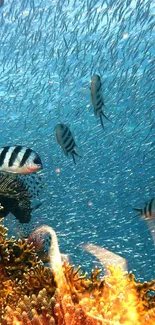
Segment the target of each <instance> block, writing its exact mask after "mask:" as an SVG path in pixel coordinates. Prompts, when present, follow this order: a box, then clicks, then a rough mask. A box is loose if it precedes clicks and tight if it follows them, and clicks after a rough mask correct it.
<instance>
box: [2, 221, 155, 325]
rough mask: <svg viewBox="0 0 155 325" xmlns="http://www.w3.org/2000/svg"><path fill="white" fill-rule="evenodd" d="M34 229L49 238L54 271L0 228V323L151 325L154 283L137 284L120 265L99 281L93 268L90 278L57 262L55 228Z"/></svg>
mask: <svg viewBox="0 0 155 325" xmlns="http://www.w3.org/2000/svg"><path fill="white" fill-rule="evenodd" d="M37 231H41V232H43V231H46V232H47V231H50V233H51V235H52V236H53V240H52V246H51V249H50V263H51V268H52V269H51V268H49V267H45V266H44V265H43V263H42V262H41V261H39V259H38V258H37V256H36V254H35V252H34V249H33V247H32V245H31V244H28V242H27V241H20V240H19V241H15V240H13V239H9V240H8V239H7V237H6V235H7V230H6V228H4V227H3V226H0V254H1V255H0V256H1V259H0V310H1V314H0V324H1V325H144V324H146V323H147V325H154V324H155V299H154V295H153V294H152V291H154V290H155V281H151V282H148V283H146V282H145V283H136V281H135V277H134V276H133V274H132V273H128V272H127V271H125V272H124V266H123V269H122V267H121V266H122V265H125V264H124V262H123V264H122V263H121V264H120V265H119V267H117V266H116V265H115V266H112V265H110V266H109V267H108V274H107V275H106V276H105V277H104V278H102V279H99V278H98V275H99V274H100V272H101V271H100V270H99V269H97V268H95V269H94V270H93V271H92V273H91V276H90V277H89V278H88V277H87V276H86V274H83V273H81V271H80V267H79V268H78V269H76V270H75V269H74V267H73V266H72V265H69V264H67V263H66V262H65V263H62V262H61V255H60V252H59V248H58V242H57V238H56V234H55V232H54V230H52V231H51V229H49V228H48V227H47V226H46V227H45V226H44V227H42V228H41V229H39V230H37ZM2 246H3V247H2ZM91 248H92V247H91ZM95 249H96V248H95ZM99 251H100V256H101V255H102V249H99ZM103 251H104V250H103ZM109 256H110V255H109ZM6 258H8V265H7V263H6ZM119 261H120V259H119ZM22 265H24V267H22ZM17 266H18V267H19V270H20V272H16V277H15V275H14V270H16V271H17Z"/></svg>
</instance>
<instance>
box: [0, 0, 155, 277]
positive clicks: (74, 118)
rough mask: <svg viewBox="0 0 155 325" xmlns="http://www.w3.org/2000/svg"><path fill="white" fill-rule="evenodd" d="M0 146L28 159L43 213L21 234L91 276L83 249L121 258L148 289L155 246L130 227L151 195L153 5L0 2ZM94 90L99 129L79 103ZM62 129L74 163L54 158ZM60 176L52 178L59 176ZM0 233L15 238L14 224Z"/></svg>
mask: <svg viewBox="0 0 155 325" xmlns="http://www.w3.org/2000/svg"><path fill="white" fill-rule="evenodd" d="M0 39H1V43H0V60H1V64H0V103H1V106H0V118H1V126H0V139H1V146H6V145H14V144H21V145H25V146H27V147H30V148H32V149H34V150H36V151H37V152H38V153H39V155H40V157H41V159H42V161H43V165H44V169H43V171H42V172H41V175H42V178H43V184H44V186H43V190H42V195H41V202H42V206H41V207H40V208H39V209H38V210H36V211H35V212H34V213H33V214H32V219H31V222H30V224H29V230H31V228H32V229H33V227H34V226H38V225H41V224H47V225H49V226H52V227H53V228H54V229H55V231H56V232H57V234H58V238H59V244H60V250H61V252H62V253H67V254H68V255H69V256H70V260H71V262H72V263H74V264H75V265H79V264H81V265H82V266H83V269H84V270H85V271H88V272H89V271H90V270H91V268H93V267H94V266H95V265H96V264H97V263H98V262H97V260H96V259H95V258H94V257H93V256H91V255H89V254H88V253H86V252H85V251H84V249H83V247H82V246H83V245H84V244H86V243H94V244H96V245H99V246H102V247H104V248H106V249H108V250H110V251H112V252H114V253H116V254H119V255H120V256H122V257H124V258H126V260H127V262H128V269H129V270H132V271H133V272H134V274H135V275H136V278H137V279H138V280H150V279H153V278H155V270H154V263H155V247H154V243H153V240H152V237H151V233H150V231H149V228H148V225H147V223H146V221H145V220H142V219H141V218H140V217H136V218H134V215H135V212H134V211H133V208H134V207H140V208H141V207H143V206H144V204H145V202H147V201H149V200H151V199H152V198H153V197H154V195H155V177H154V174H155V158H154V145H155V47H154V44H155V4H154V2H153V1H151V0H149V1H146V0H143V1H141V0H136V1H134V0H126V1H124V0H122V1H120V0H118V1H117V0H106V1H100V0H86V1H85V0H73V1H72V0H66V1H65V0H63V1H62V0H55V1H54V0H51V1H50V0H23V1H22V0H17V1H13V0H4V5H3V6H2V7H1V8H0ZM96 73H97V74H99V75H100V76H101V79H102V89H103V96H104V101H105V114H106V115H107V116H108V117H109V118H110V119H111V121H112V123H111V122H109V121H107V120H106V119H104V125H105V128H104V129H102V127H101V125H100V121H99V119H96V118H95V116H94V112H93V106H92V102H91V96H90V80H91V77H92V75H93V74H96ZM58 123H65V124H67V125H68V126H69V127H70V129H71V131H72V133H73V135H74V138H75V141H76V143H77V145H78V147H79V149H80V151H81V153H82V158H80V157H79V158H78V159H77V164H76V165H74V163H73V160H72V159H71V158H68V157H66V156H65V155H64V153H63V151H62V149H61V147H60V146H59V145H58V143H57V140H56V136H55V126H56V125H57V124H58ZM58 169H60V172H58ZM5 224H6V225H7V226H8V228H9V233H10V234H13V235H15V236H18V235H19V234H18V228H19V224H18V222H17V220H15V218H14V217H13V216H12V215H9V216H8V217H7V218H6V220H5Z"/></svg>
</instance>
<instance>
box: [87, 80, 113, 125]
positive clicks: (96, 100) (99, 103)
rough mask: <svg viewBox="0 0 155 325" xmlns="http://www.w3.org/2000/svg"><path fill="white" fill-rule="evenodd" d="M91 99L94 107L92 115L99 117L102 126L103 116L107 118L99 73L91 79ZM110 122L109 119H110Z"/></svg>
mask: <svg viewBox="0 0 155 325" xmlns="http://www.w3.org/2000/svg"><path fill="white" fill-rule="evenodd" d="M91 99H92V104H93V107H94V115H95V116H96V118H98V117H99V118H100V121H101V125H102V127H103V128H104V124H103V117H105V118H106V119H107V120H108V121H110V120H109V118H108V117H107V116H106V115H105V114H104V111H103V108H104V107H105V104H104V101H103V95H102V84H101V78H100V76H99V75H97V74H95V75H94V76H93V77H92V79H91ZM110 122H111V121H110Z"/></svg>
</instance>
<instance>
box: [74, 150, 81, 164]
mask: <svg viewBox="0 0 155 325" xmlns="http://www.w3.org/2000/svg"><path fill="white" fill-rule="evenodd" d="M75 156H79V157H81V158H82V155H81V153H80V151H79V149H78V147H77V146H76V147H75V148H74V150H73V151H72V157H73V161H74V164H75V165H76V161H75Z"/></svg>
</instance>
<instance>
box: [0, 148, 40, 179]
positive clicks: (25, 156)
mask: <svg viewBox="0 0 155 325" xmlns="http://www.w3.org/2000/svg"><path fill="white" fill-rule="evenodd" d="M42 168H43V166H42V162H41V159H40V157H39V155H38V154H37V153H36V152H35V151H34V150H32V149H30V148H26V147H23V146H7V147H3V148H0V171H3V172H9V173H16V174H30V173H33V172H36V171H38V170H40V169H42Z"/></svg>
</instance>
